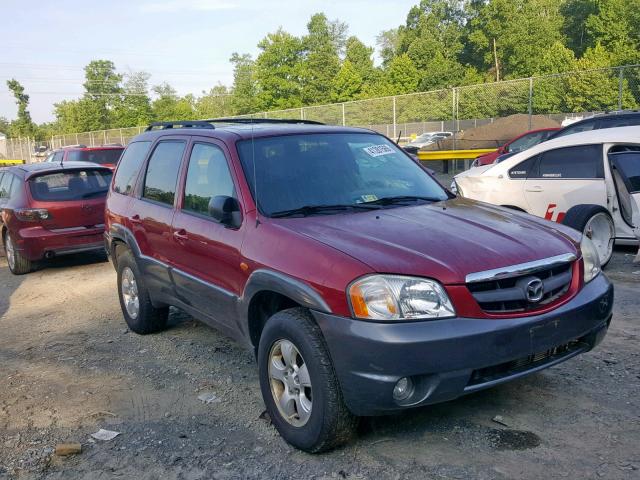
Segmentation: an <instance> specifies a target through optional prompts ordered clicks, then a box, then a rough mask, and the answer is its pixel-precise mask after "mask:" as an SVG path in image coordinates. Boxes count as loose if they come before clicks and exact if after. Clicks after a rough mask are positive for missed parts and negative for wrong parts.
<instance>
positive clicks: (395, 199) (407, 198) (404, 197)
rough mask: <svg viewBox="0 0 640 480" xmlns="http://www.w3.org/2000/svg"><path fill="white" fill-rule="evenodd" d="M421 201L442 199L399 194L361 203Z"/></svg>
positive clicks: (381, 203)
mask: <svg viewBox="0 0 640 480" xmlns="http://www.w3.org/2000/svg"><path fill="white" fill-rule="evenodd" d="M419 201H424V202H441V201H442V199H441V198H435V197H420V196H415V195H398V196H395V197H382V198H379V199H377V200H372V201H371V202H365V203H363V204H361V205H383V206H384V205H398V204H403V203H410V202H419Z"/></svg>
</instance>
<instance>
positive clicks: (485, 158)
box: [471, 128, 560, 167]
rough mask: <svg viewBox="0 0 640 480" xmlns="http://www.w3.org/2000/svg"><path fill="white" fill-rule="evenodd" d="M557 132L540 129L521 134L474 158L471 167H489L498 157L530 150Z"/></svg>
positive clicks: (551, 129)
mask: <svg viewBox="0 0 640 480" xmlns="http://www.w3.org/2000/svg"><path fill="white" fill-rule="evenodd" d="M558 130H560V128H541V129H539V130H531V131H529V132H526V133H523V134H522V135H520V136H518V137H516V138H513V139H511V140H509V141H508V142H507V143H505V144H504V145H502V146H501V147H500V148H498V149H497V150H496V151H495V152H491V153H486V154H484V155H480V156H479V157H476V159H475V160H474V161H473V164H472V165H471V166H472V167H481V166H482V165H489V164H490V163H493V162H495V161H496V159H497V158H498V157H499V156H500V155H504V154H505V153H516V152H521V151H523V150H526V149H527V148H531V147H533V146H534V145H537V144H539V143H542V142H544V141H546V140H548V139H549V137H550V136H551V135H552V134H553V133H554V132H557V131H558Z"/></svg>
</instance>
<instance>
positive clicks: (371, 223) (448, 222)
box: [278, 198, 577, 284]
mask: <svg viewBox="0 0 640 480" xmlns="http://www.w3.org/2000/svg"><path fill="white" fill-rule="evenodd" d="M278 223H279V224H280V226H282V227H284V228H288V229H291V230H293V231H295V232H297V233H300V234H303V235H306V236H308V237H311V238H313V239H315V240H317V241H319V242H322V243H324V244H326V245H328V246H330V247H333V248H335V249H337V250H339V251H341V252H343V253H345V254H347V255H349V256H351V257H353V258H355V259H357V260H359V261H361V262H363V263H365V264H367V265H368V266H369V267H370V268H371V269H373V270H374V271H376V272H380V273H394V274H399V275H417V276H423V277H431V278H435V279H437V280H439V281H440V282H442V283H445V284H457V283H464V282H465V277H466V275H467V274H469V273H473V272H480V271H484V270H491V269H494V268H501V267H505V266H509V265H514V264H519V263H524V262H529V261H533V260H540V259H544V258H547V257H553V256H555V255H560V254H565V253H574V254H577V248H576V244H575V243H574V241H572V239H571V238H570V237H569V236H568V235H566V234H565V233H563V232H562V229H557V228H555V227H554V225H553V224H551V223H548V222H544V221H540V220H539V219H536V218H534V217H529V216H528V215H523V214H520V213H518V212H511V211H509V210H506V209H503V208H500V207H494V206H492V205H488V204H482V203H477V202H474V201H472V200H467V199H464V198H456V199H453V200H449V201H446V202H439V203H434V204H430V205H417V206H411V207H397V208H388V209H381V210H374V211H371V212H362V213H351V214H338V215H326V216H310V217H305V218H290V219H279V220H278ZM547 223H548V224H547ZM574 240H575V239H574Z"/></svg>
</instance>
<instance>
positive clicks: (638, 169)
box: [609, 151, 640, 239]
mask: <svg viewBox="0 0 640 480" xmlns="http://www.w3.org/2000/svg"><path fill="white" fill-rule="evenodd" d="M609 160H610V161H611V175H612V177H613V182H614V184H615V189H616V193H617V196H618V204H619V212H620V217H621V219H622V220H623V221H624V223H625V224H626V226H628V227H629V228H630V229H632V231H633V233H634V235H635V236H636V237H638V239H640V151H626V152H616V153H610V154H609Z"/></svg>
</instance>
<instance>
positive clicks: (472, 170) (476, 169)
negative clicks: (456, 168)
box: [453, 163, 495, 180]
mask: <svg viewBox="0 0 640 480" xmlns="http://www.w3.org/2000/svg"><path fill="white" fill-rule="evenodd" d="M494 166H495V165H494V164H493V163H489V164H488V165H481V166H479V167H471V168H470V169H468V170H465V171H464V172H461V173H459V174H457V175H456V176H455V177H453V178H455V179H456V180H457V179H459V178H464V177H469V176H471V177H473V176H476V175H481V174H483V173H484V172H486V171H487V170H489V169H490V168H493V167H494Z"/></svg>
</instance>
